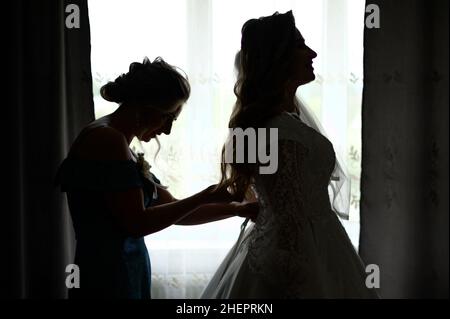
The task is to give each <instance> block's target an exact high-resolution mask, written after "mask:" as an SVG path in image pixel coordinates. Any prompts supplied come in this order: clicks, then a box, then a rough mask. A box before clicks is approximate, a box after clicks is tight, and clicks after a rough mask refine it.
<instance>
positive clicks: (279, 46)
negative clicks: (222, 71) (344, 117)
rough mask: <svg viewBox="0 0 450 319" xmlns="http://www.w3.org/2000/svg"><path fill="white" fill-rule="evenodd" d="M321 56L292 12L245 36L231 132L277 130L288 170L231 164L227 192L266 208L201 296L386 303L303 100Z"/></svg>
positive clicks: (327, 147) (336, 170) (255, 25)
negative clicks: (369, 275) (300, 94)
mask: <svg viewBox="0 0 450 319" xmlns="http://www.w3.org/2000/svg"><path fill="white" fill-rule="evenodd" d="M316 56H317V54H316V53H315V52H314V51H313V50H311V49H310V48H309V47H308V46H307V45H306V44H305V41H304V39H303V37H302V35H301V34H300V32H299V31H298V30H297V28H296V27H295V21H294V17H293V14H292V12H291V11H289V12H287V13H285V14H278V13H275V14H274V15H272V16H268V17H263V18H260V19H252V20H249V21H247V22H246V23H245V24H244V26H243V28H242V41H241V51H240V52H239V53H238V55H237V59H236V62H237V63H236V64H237V69H238V80H237V83H236V85H235V93H236V96H237V101H236V104H235V107H234V110H233V114H232V116H231V119H230V123H229V127H230V128H237V127H239V128H243V129H245V128H261V127H265V128H277V129H278V141H277V142H278V163H279V164H278V169H277V171H276V172H275V173H274V174H271V175H263V174H260V173H259V171H258V169H257V168H258V165H257V164H245V163H244V164H237V163H231V164H227V163H225V160H223V164H222V180H221V184H220V185H222V186H224V185H225V186H228V187H230V188H231V190H232V191H233V192H234V193H235V194H236V195H238V196H246V197H247V198H248V197H249V194H251V193H253V190H254V193H255V194H256V197H257V199H258V201H259V203H260V206H261V208H260V213H259V215H258V217H257V218H256V220H255V223H252V222H251V223H250V226H249V227H248V228H247V229H246V230H245V232H244V231H243V232H241V235H240V236H239V239H238V241H237V243H236V244H235V246H234V247H233V248H232V250H231V251H230V252H229V253H228V255H227V256H226V257H225V259H224V260H223V262H222V264H221V265H220V266H219V268H218V270H217V272H216V273H215V275H214V276H213V278H212V279H211V281H210V282H209V284H208V285H207V287H206V288H205V290H204V291H203V293H202V297H201V298H377V294H376V292H375V291H374V290H372V289H369V288H367V287H366V285H365V281H366V273H365V269H364V265H363V263H362V261H361V259H360V258H359V256H358V254H357V253H356V251H355V249H354V248H353V246H352V244H351V242H350V239H349V237H348V236H347V234H346V232H345V230H344V228H343V226H342V225H341V223H340V221H339V218H338V216H337V215H339V216H340V217H344V218H345V217H346V213H345V210H346V209H345V208H347V211H348V206H347V207H345V200H343V197H345V195H348V194H343V191H345V187H342V186H343V184H344V183H345V182H346V176H345V174H344V173H343V170H342V169H341V166H340V164H339V162H338V161H337V160H336V156H335V153H334V149H333V145H332V144H331V143H330V141H329V140H328V139H327V138H326V137H325V136H324V135H323V134H320V130H321V128H320V126H319V125H318V124H317V123H316V122H315V120H314V119H313V118H312V117H311V115H310V114H308V111H307V109H306V108H305V107H303V106H302V105H301V104H300V103H299V102H298V101H297V99H296V97H295V93H296V90H297V88H298V87H299V86H301V85H303V84H306V83H309V82H311V81H313V80H314V78H315V75H314V69H313V67H312V61H313V59H314V58H315V57H316ZM306 123H308V125H307V124H306ZM226 145H227V144H226ZM232 147H234V145H233V146H232ZM224 149H225V147H224ZM224 154H225V151H223V159H224ZM344 186H345V185H344ZM328 187H331V189H332V190H333V191H334V192H333V198H332V199H331V203H330V195H329V193H328ZM341 187H342V188H341ZM344 193H345V192H344ZM347 203H348V202H347ZM347 216H348V215H347ZM243 227H245V224H244V225H243Z"/></svg>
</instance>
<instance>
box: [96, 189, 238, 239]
mask: <svg viewBox="0 0 450 319" xmlns="http://www.w3.org/2000/svg"><path fill="white" fill-rule="evenodd" d="M214 187H215V185H213V186H210V187H208V188H206V189H205V190H203V191H201V192H199V193H197V194H195V195H193V196H190V197H188V198H185V199H183V200H178V201H174V202H169V203H166V204H161V205H158V206H151V207H148V208H145V207H144V195H143V192H142V189H140V188H134V189H129V190H127V191H122V192H115V193H112V192H108V193H105V194H104V196H105V198H104V200H105V202H106V203H107V204H108V206H109V209H110V210H111V211H112V213H113V216H114V217H115V218H116V220H117V221H118V222H119V224H120V225H122V226H123V227H124V229H125V230H126V231H127V233H128V234H129V235H130V236H133V237H142V236H146V235H149V234H152V233H155V232H158V231H160V230H162V229H164V228H167V227H169V226H171V225H173V224H176V223H178V222H179V221H181V220H182V219H184V218H185V217H186V216H187V215H189V214H191V213H192V212H194V211H195V210H196V209H197V208H198V207H199V206H201V205H205V204H211V203H216V202H229V201H231V200H232V197H231V196H230V194H228V192H226V190H219V191H213V189H214Z"/></svg>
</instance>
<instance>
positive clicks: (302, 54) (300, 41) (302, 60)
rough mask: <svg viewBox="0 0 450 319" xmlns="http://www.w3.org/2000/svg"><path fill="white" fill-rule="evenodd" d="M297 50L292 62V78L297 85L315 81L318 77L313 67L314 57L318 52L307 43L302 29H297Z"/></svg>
mask: <svg viewBox="0 0 450 319" xmlns="http://www.w3.org/2000/svg"><path fill="white" fill-rule="evenodd" d="M295 36H296V38H295V49H294V50H295V52H294V58H293V63H292V70H293V74H292V80H293V81H294V82H295V84H296V85H297V86H300V85H303V84H306V83H309V82H311V81H314V79H315V78H316V76H315V74H314V68H313V59H315V58H316V57H317V53H316V52H314V51H313V50H312V49H311V48H310V47H308V46H307V45H306V44H305V39H304V38H303V36H302V35H301V33H300V31H299V30H297V31H296V35H295Z"/></svg>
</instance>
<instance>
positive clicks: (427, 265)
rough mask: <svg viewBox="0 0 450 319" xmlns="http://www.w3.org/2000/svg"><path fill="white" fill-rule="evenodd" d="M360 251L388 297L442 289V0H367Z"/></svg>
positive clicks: (441, 293)
mask: <svg viewBox="0 0 450 319" xmlns="http://www.w3.org/2000/svg"><path fill="white" fill-rule="evenodd" d="M371 3H374V4H377V5H378V6H379V8H380V17H381V25H380V29H367V28H366V30H365V39H364V51H365V53H364V69H365V71H364V72H365V74H364V77H365V85H364V94H363V115H362V116H363V158H362V179H361V191H362V200H361V239H360V253H361V256H362V258H363V259H364V261H365V262H366V263H369V264H377V265H379V267H380V272H381V283H380V294H381V296H382V297H384V298H448V262H449V236H448V227H449V220H448V217H449V206H448V177H449V175H448V164H449V158H448V134H449V129H448V116H449V114H448V109H449V100H448V60H449V55H448V30H449V29H448V3H449V2H448V0H395V1H392V0H369V1H368V2H367V4H371Z"/></svg>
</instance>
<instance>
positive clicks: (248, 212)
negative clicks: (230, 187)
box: [230, 202, 259, 222]
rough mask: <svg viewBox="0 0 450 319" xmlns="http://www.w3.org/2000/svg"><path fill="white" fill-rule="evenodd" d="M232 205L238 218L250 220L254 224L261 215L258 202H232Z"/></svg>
mask: <svg viewBox="0 0 450 319" xmlns="http://www.w3.org/2000/svg"><path fill="white" fill-rule="evenodd" d="M230 204H232V205H233V206H234V209H235V212H236V216H239V217H244V218H250V219H251V221H253V222H254V221H255V220H256V217H257V216H258V213H259V203H258V202H242V203H238V202H232V203H230Z"/></svg>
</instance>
